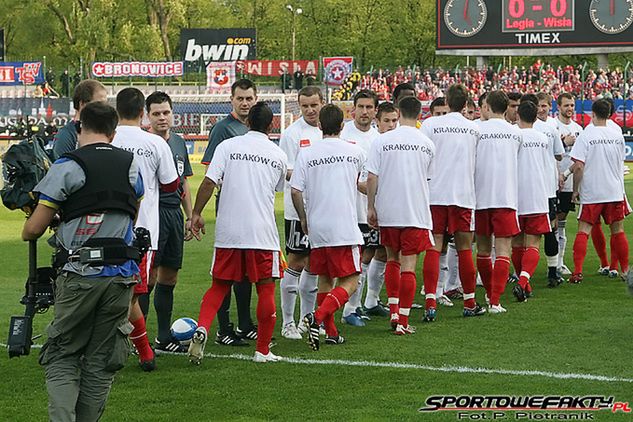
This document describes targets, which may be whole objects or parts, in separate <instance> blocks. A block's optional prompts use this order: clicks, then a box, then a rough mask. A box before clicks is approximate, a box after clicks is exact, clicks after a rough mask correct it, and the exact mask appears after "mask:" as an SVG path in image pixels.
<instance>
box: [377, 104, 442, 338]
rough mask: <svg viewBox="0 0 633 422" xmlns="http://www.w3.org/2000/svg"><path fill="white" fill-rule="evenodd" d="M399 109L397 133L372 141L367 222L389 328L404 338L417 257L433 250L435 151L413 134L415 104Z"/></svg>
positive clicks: (411, 330) (410, 331)
mask: <svg viewBox="0 0 633 422" xmlns="http://www.w3.org/2000/svg"><path fill="white" fill-rule="evenodd" d="M398 106H399V110H400V127H398V128H396V129H394V130H392V131H389V132H387V133H383V134H382V135H380V136H379V137H378V138H376V139H375V140H374V143H373V144H372V149H371V152H370V154H369V159H368V161H367V165H366V168H367V171H368V172H369V174H368V178H367V198H368V210H367V222H368V223H369V225H370V226H372V227H375V228H378V227H379V228H380V242H381V243H382V244H383V245H384V246H385V249H386V251H387V266H386V269H385V284H386V287H387V295H388V297H389V309H390V312H391V326H392V328H394V330H395V331H394V332H395V334H397V335H405V334H413V333H415V327H413V326H411V325H409V313H410V310H411V305H412V304H413V299H414V297H415V291H416V276H415V267H416V263H417V260H418V255H419V254H420V253H421V252H423V251H426V250H428V249H430V248H432V247H433V237H432V234H431V229H432V227H433V222H432V220H431V209H430V202H429V183H428V179H429V178H430V177H431V171H430V169H431V163H432V162H433V159H434V156H435V145H434V144H433V142H432V141H431V140H430V139H429V138H428V137H427V136H426V135H424V134H423V133H422V132H421V131H420V130H419V129H418V128H417V118H418V116H419V115H420V110H421V107H422V106H421V104H420V101H418V99H417V98H414V97H405V98H403V99H401V100H400V103H399V105H398Z"/></svg>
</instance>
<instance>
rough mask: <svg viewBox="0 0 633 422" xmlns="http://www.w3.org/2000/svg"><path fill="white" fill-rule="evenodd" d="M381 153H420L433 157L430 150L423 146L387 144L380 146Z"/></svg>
mask: <svg viewBox="0 0 633 422" xmlns="http://www.w3.org/2000/svg"><path fill="white" fill-rule="evenodd" d="M382 150H383V152H389V151H420V152H423V153H425V154H428V155H431V156H432V155H433V152H432V151H431V148H429V147H426V146H424V145H411V144H387V145H383V146H382Z"/></svg>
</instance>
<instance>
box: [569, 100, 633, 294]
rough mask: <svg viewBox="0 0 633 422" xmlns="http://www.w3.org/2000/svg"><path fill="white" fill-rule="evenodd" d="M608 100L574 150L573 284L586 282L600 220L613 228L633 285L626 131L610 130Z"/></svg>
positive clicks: (597, 105)
mask: <svg viewBox="0 0 633 422" xmlns="http://www.w3.org/2000/svg"><path fill="white" fill-rule="evenodd" d="M610 108H611V106H610V105H609V103H608V101H606V100H598V101H596V102H594V103H593V106H592V107H591V111H592V118H591V120H592V123H593V126H588V127H586V128H585V130H584V131H583V133H582V134H580V136H578V138H577V139H576V142H575V143H574V147H573V148H572V150H571V154H570V155H571V159H572V160H573V161H574V164H573V166H572V173H573V175H574V179H573V180H574V192H573V195H572V200H574V201H578V200H579V202H580V210H579V215H578V233H577V234H576V240H575V241H574V271H573V274H572V276H571V278H570V279H569V282H570V283H574V284H576V283H580V282H582V280H583V274H582V270H583V268H582V266H583V263H584V259H585V255H586V253H587V240H588V238H589V233H590V232H591V227H592V226H593V225H594V224H596V223H597V222H598V221H599V220H600V217H602V218H603V219H604V222H605V223H606V224H608V225H609V226H610V228H611V239H612V245H613V247H614V249H615V253H616V255H617V257H618V261H619V262H620V266H621V270H622V273H623V274H625V275H626V277H627V279H628V280H627V281H628V282H629V285H630V284H631V283H633V277H632V273H631V272H629V243H628V240H627V238H626V234H625V233H624V224H623V220H624V217H625V209H626V201H625V200H624V198H623V195H622V187H623V186H624V185H623V183H624V176H623V173H622V166H623V161H624V157H625V150H624V137H623V136H622V132H621V131H619V130H615V129H612V128H609V127H608V125H607V120H608V119H609V116H610Z"/></svg>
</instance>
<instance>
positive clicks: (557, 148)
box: [534, 117, 565, 198]
mask: <svg viewBox="0 0 633 422" xmlns="http://www.w3.org/2000/svg"><path fill="white" fill-rule="evenodd" d="M554 120H558V119H550V118H549V117H548V118H547V122H544V121H543V120H541V119H536V122H534V129H535V130H538V131H539V132H541V133H543V134H545V135H546V136H547V139H548V141H549V146H548V151H549V154H550V160H549V161H548V162H547V167H546V171H547V174H548V175H549V179H548V181H549V183H548V188H549V189H548V193H547V195H548V197H549V198H556V191H557V190H558V165H557V163H558V161H557V160H556V157H555V156H556V155H563V153H564V152H565V150H564V149H563V144H562V142H561V141H560V132H559V131H558V128H557V127H556V122H555V121H554Z"/></svg>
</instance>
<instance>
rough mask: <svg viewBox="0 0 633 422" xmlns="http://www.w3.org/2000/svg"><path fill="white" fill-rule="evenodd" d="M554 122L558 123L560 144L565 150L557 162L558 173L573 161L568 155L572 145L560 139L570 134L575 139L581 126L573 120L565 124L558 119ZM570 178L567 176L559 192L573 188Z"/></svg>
mask: <svg viewBox="0 0 633 422" xmlns="http://www.w3.org/2000/svg"><path fill="white" fill-rule="evenodd" d="M556 124H557V125H558V131H559V132H560V138H561V146H563V148H564V151H565V152H564V153H563V159H562V160H560V161H559V162H558V171H559V172H560V173H564V172H565V170H567V169H569V167H571V165H572V164H573V161H571V157H570V156H569V153H570V152H571V149H572V148H573V145H571V146H567V145H565V144H564V143H563V141H562V140H563V138H565V136H567V135H570V134H571V135H574V136H575V137H576V139H578V136H579V135H580V134H581V133H582V127H581V126H580V125H579V124H578V123H576V122H574V121H573V120H571V121H570V122H569V124H568V125H566V124H565V123H563V122H561V121H560V119H556ZM572 179H573V178H572V177H568V178H567V180H566V181H565V185H564V186H563V189H562V190H561V192H571V191H573V190H574V186H573V180H572Z"/></svg>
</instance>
